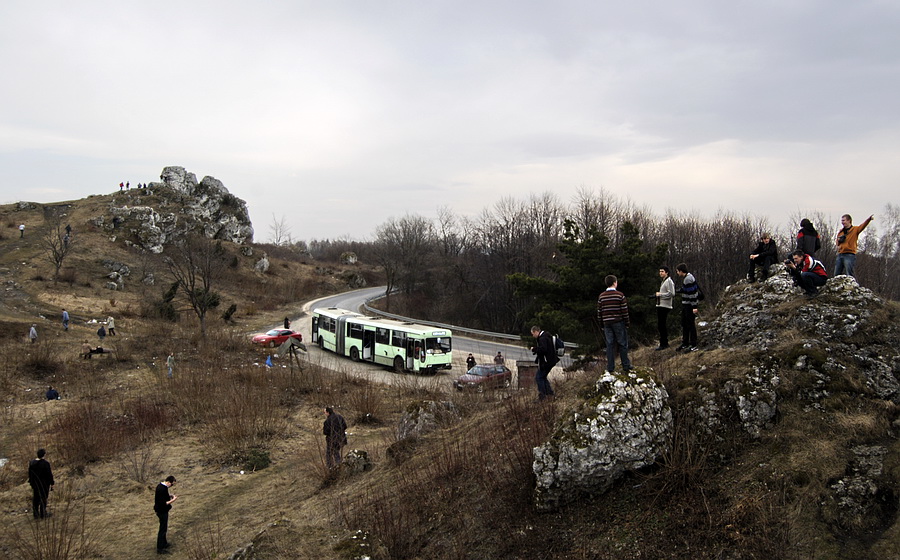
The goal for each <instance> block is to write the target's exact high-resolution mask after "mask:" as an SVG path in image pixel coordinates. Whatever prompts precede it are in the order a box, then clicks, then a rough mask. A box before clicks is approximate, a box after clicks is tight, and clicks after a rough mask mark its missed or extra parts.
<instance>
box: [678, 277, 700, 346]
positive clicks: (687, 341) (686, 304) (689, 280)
mask: <svg viewBox="0 0 900 560" xmlns="http://www.w3.org/2000/svg"><path fill="white" fill-rule="evenodd" d="M675 273H676V274H677V275H678V276H679V277H680V278H681V287H680V288H678V293H679V294H681V346H679V347H678V348H676V349H675V351H676V352H681V351H687V352H694V351H696V350H697V349H698V348H697V323H696V321H697V313H698V312H699V302H700V297H701V292H700V285H699V284H697V279H696V278H694V275H693V274H691V273H690V272H688V267H687V265H686V264H685V263H681V264H679V265H678V266H676V267H675Z"/></svg>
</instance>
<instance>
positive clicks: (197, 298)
mask: <svg viewBox="0 0 900 560" xmlns="http://www.w3.org/2000/svg"><path fill="white" fill-rule="evenodd" d="M166 251H167V252H169V253H170V254H169V255H166V256H164V257H163V262H164V263H165V264H166V266H167V267H168V269H169V273H170V274H171V275H172V278H173V279H174V280H175V283H176V284H178V288H179V290H180V291H181V294H182V295H183V296H184V298H185V299H186V300H187V302H188V304H190V306H191V309H192V310H193V311H194V313H195V314H196V315H197V319H199V320H200V333H201V334H202V335H203V336H206V314H207V312H208V311H209V310H210V309H213V308H215V307H217V306H218V305H219V301H220V299H219V294H218V293H216V292H215V291H213V286H214V285H215V282H216V281H217V280H218V279H219V278H220V277H221V276H222V274H223V272H224V271H225V268H226V261H225V249H223V248H222V242H221V241H218V240H214V239H210V238H208V237H204V236H201V235H196V234H188V235H187V237H185V239H184V240H183V241H182V242H181V243H180V244H177V245H171V246H169V247H167V248H166Z"/></svg>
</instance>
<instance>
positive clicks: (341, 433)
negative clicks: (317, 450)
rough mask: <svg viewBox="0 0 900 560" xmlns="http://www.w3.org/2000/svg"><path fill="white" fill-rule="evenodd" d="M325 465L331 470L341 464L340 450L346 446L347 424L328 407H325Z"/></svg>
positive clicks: (323, 428)
mask: <svg viewBox="0 0 900 560" xmlns="http://www.w3.org/2000/svg"><path fill="white" fill-rule="evenodd" d="M322 433H323V434H325V464H326V465H328V468H329V469H333V468H335V467H337V466H338V465H340V464H341V448H342V447H344V446H345V445H347V422H346V421H345V420H344V417H343V416H341V415H340V414H338V413H337V412H335V411H334V409H333V408H332V407H330V406H326V407H325V422H324V423H323V424H322Z"/></svg>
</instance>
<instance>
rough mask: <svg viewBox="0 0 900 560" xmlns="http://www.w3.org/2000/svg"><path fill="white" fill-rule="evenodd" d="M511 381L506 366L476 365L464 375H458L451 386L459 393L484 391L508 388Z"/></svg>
mask: <svg viewBox="0 0 900 560" xmlns="http://www.w3.org/2000/svg"><path fill="white" fill-rule="evenodd" d="M511 381H512V372H511V371H510V370H509V368H508V367H506V366H497V365H487V364H484V365H478V366H475V367H473V368H472V369H470V370H469V371H468V372H467V373H466V374H465V375H460V376H459V378H458V379H457V380H456V381H454V382H453V386H454V387H456V388H457V389H459V390H460V391H462V390H464V389H474V390H475V391H484V390H485V389H493V388H496V387H509V384H510V382H511Z"/></svg>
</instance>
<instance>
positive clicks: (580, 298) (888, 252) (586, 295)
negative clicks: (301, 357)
mask: <svg viewBox="0 0 900 560" xmlns="http://www.w3.org/2000/svg"><path fill="white" fill-rule="evenodd" d="M866 217H868V216H861V217H860V216H857V217H856V219H855V221H854V223H857V224H858V223H861V222H862V221H863V220H864V219H865V218H866ZM802 218H808V219H810V220H811V221H812V222H813V223H814V224H815V225H816V228H817V230H818V232H819V236H820V238H821V245H822V248H821V249H820V250H819V251H818V253H817V254H816V258H818V259H819V260H821V261H822V262H823V263H824V264H825V266H826V268H827V269H828V271H829V273H830V272H832V271H833V270H834V263H835V258H836V247H835V243H834V239H835V236H836V233H837V232H836V230H835V228H834V227H832V226H831V225H829V224H832V223H833V222H834V220H833V219H831V217H830V216H824V215H823V214H822V213H821V212H818V211H810V212H809V213H807V214H802V213H801V212H798V213H797V215H796V216H794V217H793V218H792V220H791V221H790V223H787V224H782V225H780V226H775V225H773V224H771V223H770V222H769V220H768V218H766V217H758V216H752V215H750V214H740V213H736V212H731V211H727V210H724V211H722V212H720V213H719V214H718V215H716V216H715V218H714V219H706V218H703V217H701V216H699V215H697V214H696V213H689V212H676V211H673V210H668V211H666V212H665V213H664V214H662V215H658V214H655V213H654V212H653V211H652V210H651V209H650V208H649V207H648V206H640V205H637V204H635V203H633V202H631V201H629V200H623V199H621V198H619V197H618V196H616V195H614V194H610V193H608V192H606V191H603V190H601V191H599V192H597V191H593V190H588V189H581V190H579V191H578V193H577V194H576V196H575V197H574V199H573V200H572V202H571V203H569V204H565V203H563V202H562V201H560V199H559V198H558V197H557V196H556V195H555V194H553V193H549V192H548V193H543V194H532V195H530V196H528V197H527V198H512V197H506V198H503V199H501V200H500V201H499V202H497V203H495V204H494V205H492V206H490V207H486V208H484V209H483V210H482V211H481V212H480V213H479V214H478V215H477V216H476V217H475V218H471V217H466V216H461V215H459V214H455V213H454V212H452V211H451V210H450V209H449V208H447V207H442V208H439V209H438V212H437V218H436V219H434V220H430V219H427V218H425V217H422V216H420V215H416V214H407V215H404V216H401V217H392V218H390V219H389V220H387V221H386V222H384V223H383V224H381V225H379V226H378V227H377V228H376V231H375V235H374V239H373V240H371V241H353V240H349V239H344V240H313V241H310V242H309V243H304V242H301V245H302V250H304V251H307V252H309V253H310V255H311V256H312V257H313V258H316V259H322V260H332V259H334V260H336V258H337V256H338V255H340V254H343V253H346V252H349V251H352V252H354V253H356V254H357V256H358V257H359V259H360V260H361V261H362V262H369V263H373V264H377V265H378V266H379V267H380V268H381V269H383V271H384V274H385V277H386V281H387V284H388V287H389V288H390V289H391V290H392V291H393V292H394V293H397V294H401V295H402V297H394V298H391V299H392V301H391V302H390V303H389V305H391V306H392V311H395V312H397V313H401V314H409V315H411V316H415V317H417V318H421V319H427V320H437V321H442V322H447V323H451V324H457V325H463V326H467V327H471V328H478V329H484V330H489V331H496V332H506V333H520V334H522V333H527V330H528V328H529V327H530V325H531V324H532V323H535V322H541V323H544V324H542V326H547V327H549V328H552V329H554V330H559V332H560V334H561V335H562V336H564V337H565V336H566V335H567V332H566V331H567V330H572V331H575V330H576V329H578V332H571V333H568V334H569V338H567V340H572V341H574V342H577V341H578V340H577V338H579V337H580V336H585V337H588V336H589V337H590V338H591V339H594V340H596V339H597V338H598V333H599V331H597V332H591V333H587V332H584V330H585V329H584V328H583V327H584V325H585V324H590V322H591V320H593V318H594V315H595V305H596V297H597V295H598V294H599V293H600V291H602V289H603V288H604V287H605V286H603V278H604V277H605V276H606V275H607V274H615V275H616V276H618V277H619V289H620V290H621V291H622V292H623V293H625V295H626V297H628V301H629V308H630V310H631V313H632V331H633V333H634V334H635V335H636V337H637V338H638V339H639V340H640V339H641V338H644V339H647V340H649V339H652V337H653V336H654V334H655V311H654V307H655V302H654V301H653V300H652V299H651V298H650V296H651V295H652V294H654V293H655V292H656V290H657V289H658V287H659V284H660V280H659V277H658V273H657V272H658V269H659V267H660V266H663V265H665V266H668V267H669V268H670V269H671V270H672V272H673V277H675V276H674V270H675V266H676V265H677V264H679V263H682V262H683V263H686V264H687V266H688V269H689V270H690V271H691V272H692V273H693V274H694V276H695V277H696V278H697V280H698V282H699V283H700V285H701V287H702V289H703V291H704V292H705V294H706V300H705V301H704V302H703V303H702V304H701V313H702V312H703V311H702V308H703V307H709V306H713V305H715V303H716V301H717V300H718V295H719V294H720V293H721V291H722V290H724V288H725V287H727V286H728V285H730V284H733V283H734V282H736V281H738V280H740V279H741V278H744V277H746V274H747V270H748V267H749V261H748V257H749V255H750V253H751V251H752V250H753V249H754V248H755V246H756V243H757V242H758V241H759V237H760V235H761V234H762V233H769V234H771V235H772V238H773V239H774V240H775V241H776V243H777V246H778V252H779V258H780V259H781V260H783V259H785V258H787V257H788V255H789V253H790V252H791V251H793V250H794V249H795V248H796V234H797V231H798V230H799V228H800V226H799V223H800V220H801V219H802ZM898 273H900V206H896V205H893V204H887V205H886V206H885V208H884V210H883V211H882V212H880V213H876V219H875V221H873V222H872V223H871V224H870V225H869V226H868V228H867V229H866V230H865V232H864V233H863V235H862V236H861V239H860V252H859V256H858V260H857V266H856V278H857V280H858V281H859V283H860V285H862V286H865V287H868V288H870V289H872V290H874V291H875V292H877V293H878V294H880V295H881V296H883V297H886V298H889V299H894V300H896V299H898V297H900V274H898ZM676 283H677V282H676ZM673 315H674V316H677V313H676V314H673ZM575 316H578V317H580V320H579V321H578V322H573V321H572V317H575Z"/></svg>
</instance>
